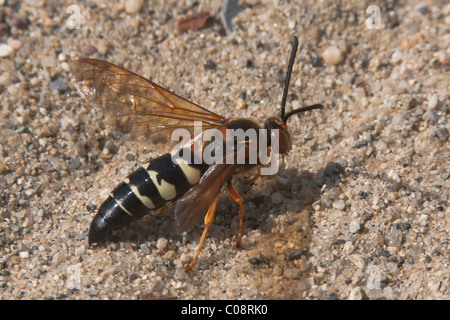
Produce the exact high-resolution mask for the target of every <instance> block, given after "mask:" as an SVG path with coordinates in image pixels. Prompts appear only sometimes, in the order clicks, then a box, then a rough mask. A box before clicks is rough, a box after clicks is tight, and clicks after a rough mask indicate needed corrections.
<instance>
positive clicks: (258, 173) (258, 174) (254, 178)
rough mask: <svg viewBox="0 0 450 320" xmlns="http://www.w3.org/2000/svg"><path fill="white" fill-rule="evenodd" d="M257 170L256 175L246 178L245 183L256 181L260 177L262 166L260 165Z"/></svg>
mask: <svg viewBox="0 0 450 320" xmlns="http://www.w3.org/2000/svg"><path fill="white" fill-rule="evenodd" d="M256 170H257V172H256V175H255V176H254V177H251V178H249V179H247V180H245V181H244V183H245V184H252V183H254V182H255V181H256V179H258V178H259V177H260V176H261V168H260V167H258V168H257V169H256Z"/></svg>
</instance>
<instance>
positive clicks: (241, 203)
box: [228, 182, 245, 246]
mask: <svg viewBox="0 0 450 320" xmlns="http://www.w3.org/2000/svg"><path fill="white" fill-rule="evenodd" d="M228 193H229V194H230V197H231V199H233V201H234V202H236V203H237V204H238V205H239V233H238V236H237V238H236V245H237V246H239V245H240V244H241V240H242V235H243V234H244V222H243V218H244V215H245V207H244V200H242V198H241V196H240V195H239V194H238V193H237V191H236V190H235V189H234V188H233V186H232V185H231V182H228Z"/></svg>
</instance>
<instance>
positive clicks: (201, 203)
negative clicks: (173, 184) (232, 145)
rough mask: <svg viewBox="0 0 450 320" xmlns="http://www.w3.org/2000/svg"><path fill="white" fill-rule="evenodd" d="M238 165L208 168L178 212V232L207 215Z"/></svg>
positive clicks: (188, 228) (176, 226)
mask: <svg viewBox="0 0 450 320" xmlns="http://www.w3.org/2000/svg"><path fill="white" fill-rule="evenodd" d="M237 167H238V165H236V164H215V165H213V166H211V167H210V168H209V169H208V171H207V172H206V173H205V174H204V176H203V177H202V179H201V180H200V183H199V184H198V185H197V186H195V188H194V189H192V190H191V191H190V196H191V197H190V198H189V200H187V203H186V204H185V205H184V208H183V209H182V210H181V212H179V213H178V214H177V217H176V220H175V229H176V231H177V232H178V233H182V232H187V231H189V230H190V229H192V227H194V226H195V225H196V224H197V222H198V221H199V219H200V218H202V217H205V215H206V213H207V211H208V209H209V207H210V206H211V204H212V202H213V201H214V199H215V198H216V196H217V195H218V194H219V193H220V192H221V191H222V187H223V186H224V185H225V183H227V182H228V180H230V179H231V177H232V175H233V173H234V171H235V170H236V169H237ZM188 197H189V195H188Z"/></svg>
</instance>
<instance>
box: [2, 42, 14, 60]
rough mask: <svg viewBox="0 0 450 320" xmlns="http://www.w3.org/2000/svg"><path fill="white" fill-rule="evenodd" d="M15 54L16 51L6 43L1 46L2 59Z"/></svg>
mask: <svg viewBox="0 0 450 320" xmlns="http://www.w3.org/2000/svg"><path fill="white" fill-rule="evenodd" d="M13 52H14V49H13V48H12V47H11V46H10V45H9V44H6V43H2V44H0V58H4V57H7V56H9V55H10V54H11V53H13Z"/></svg>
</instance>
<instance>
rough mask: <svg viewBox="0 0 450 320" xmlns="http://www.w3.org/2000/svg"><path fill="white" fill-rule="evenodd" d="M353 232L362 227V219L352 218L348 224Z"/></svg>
mask: <svg viewBox="0 0 450 320" xmlns="http://www.w3.org/2000/svg"><path fill="white" fill-rule="evenodd" d="M348 228H349V230H350V232H351V233H356V232H358V231H359V229H361V221H359V219H355V220H352V222H350V224H349V226H348Z"/></svg>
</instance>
